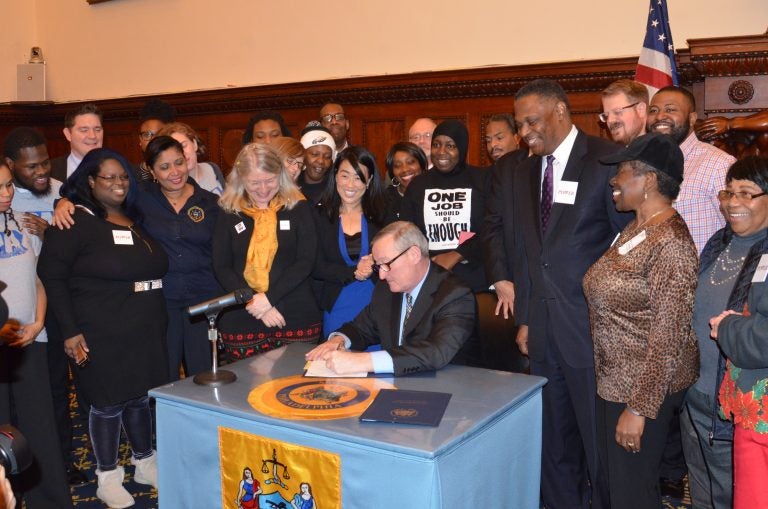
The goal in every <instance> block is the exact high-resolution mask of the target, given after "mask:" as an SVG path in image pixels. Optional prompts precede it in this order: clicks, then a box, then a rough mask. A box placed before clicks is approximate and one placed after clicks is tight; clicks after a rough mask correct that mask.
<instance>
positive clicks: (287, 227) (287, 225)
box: [280, 219, 291, 230]
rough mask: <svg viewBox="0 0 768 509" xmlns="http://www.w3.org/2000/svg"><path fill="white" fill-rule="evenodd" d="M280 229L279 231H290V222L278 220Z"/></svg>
mask: <svg viewBox="0 0 768 509" xmlns="http://www.w3.org/2000/svg"><path fill="white" fill-rule="evenodd" d="M280 229H281V230H290V229H291V221H290V220H289V219H281V220H280Z"/></svg>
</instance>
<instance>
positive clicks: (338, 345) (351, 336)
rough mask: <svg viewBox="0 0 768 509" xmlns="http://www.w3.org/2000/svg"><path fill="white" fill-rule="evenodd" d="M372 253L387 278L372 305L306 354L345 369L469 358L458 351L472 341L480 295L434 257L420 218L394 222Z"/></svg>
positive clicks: (399, 370) (423, 367) (396, 369)
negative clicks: (370, 349) (374, 347)
mask: <svg viewBox="0 0 768 509" xmlns="http://www.w3.org/2000/svg"><path fill="white" fill-rule="evenodd" d="M371 252H372V254H373V259H374V270H378V273H379V278H380V281H379V283H378V284H377V285H376V288H375V289H374V292H373V297H372V298H371V302H370V304H368V306H367V307H366V308H365V309H363V310H362V311H361V312H360V314H359V315H357V317H356V318H355V319H354V320H353V321H351V322H349V323H346V324H345V325H343V326H342V327H341V329H339V330H338V331H337V332H334V333H332V334H331V335H330V337H329V339H328V341H326V342H325V343H323V344H321V345H320V346H318V347H316V348H315V349H313V350H312V351H310V352H309V353H308V354H307V359H309V360H324V361H325V363H326V366H327V367H328V368H329V369H331V370H333V371H335V372H336V373H339V374H346V373H358V372H375V373H394V374H395V375H406V374H410V373H417V372H420V371H430V370H435V369H440V368H442V367H443V366H445V365H446V364H448V363H449V362H451V361H455V362H458V361H460V360H463V359H460V357H462V356H463V354H464V352H463V351H462V353H461V354H460V355H457V354H459V353H460V351H461V350H462V347H464V346H465V344H466V343H467V342H468V341H471V340H472V339H473V338H472V336H473V334H474V328H475V299H474V296H473V295H472V292H471V291H470V289H469V288H468V287H467V286H465V285H464V284H463V283H462V282H461V281H459V280H458V279H457V278H456V277H454V276H452V275H451V274H450V273H448V272H446V271H444V270H443V269H441V268H440V267H439V266H437V265H436V264H432V263H431V262H430V260H429V244H428V243H427V239H426V237H424V234H422V233H421V231H420V230H419V229H418V227H416V225H414V224H413V223H408V222H405V221H397V222H395V223H391V224H390V225H388V226H386V227H385V228H384V229H382V230H381V231H380V232H379V233H378V235H376V237H375V238H374V239H373V247H372V249H371ZM372 345H381V351H376V352H363V351H362V350H365V349H366V348H368V347H370V346H372ZM351 350H354V351H351ZM454 357H456V359H454Z"/></svg>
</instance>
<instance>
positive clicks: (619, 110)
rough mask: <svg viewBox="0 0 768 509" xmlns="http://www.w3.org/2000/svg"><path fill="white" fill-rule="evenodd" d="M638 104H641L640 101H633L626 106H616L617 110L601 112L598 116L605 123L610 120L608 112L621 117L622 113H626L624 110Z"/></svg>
mask: <svg viewBox="0 0 768 509" xmlns="http://www.w3.org/2000/svg"><path fill="white" fill-rule="evenodd" d="M638 104H640V101H638V102H636V103H632V104H627V105H626V106H622V107H621V108H616V109H615V110H611V111H604V112H602V113H601V114H599V115H598V116H597V117H598V118H599V119H600V122H603V123H605V122H608V114H609V113H613V114H614V115H616V116H617V117H620V116H621V114H622V113H624V110H628V109H629V108H634V107H635V106H637V105H638Z"/></svg>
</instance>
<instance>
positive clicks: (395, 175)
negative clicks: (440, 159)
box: [385, 141, 427, 224]
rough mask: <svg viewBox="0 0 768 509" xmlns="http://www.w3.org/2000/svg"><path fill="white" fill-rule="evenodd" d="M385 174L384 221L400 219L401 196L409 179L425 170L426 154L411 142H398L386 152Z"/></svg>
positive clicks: (406, 187) (389, 221)
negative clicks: (385, 207)
mask: <svg viewBox="0 0 768 509" xmlns="http://www.w3.org/2000/svg"><path fill="white" fill-rule="evenodd" d="M386 165H387V175H388V176H389V181H390V185H389V186H388V187H387V189H386V191H385V196H386V201H387V218H386V221H385V222H386V223H387V224H389V223H392V222H394V221H399V220H400V208H401V207H402V204H403V196H404V195H405V191H406V190H407V189H408V185H409V184H410V183H411V181H412V180H413V179H414V178H415V177H418V176H419V175H421V174H422V173H425V172H426V171H427V156H426V155H425V154H424V151H422V150H421V149H420V148H419V147H418V146H417V145H415V144H413V143H411V142H404V141H401V142H398V143H395V144H394V145H392V148H390V149H389V152H387V162H386Z"/></svg>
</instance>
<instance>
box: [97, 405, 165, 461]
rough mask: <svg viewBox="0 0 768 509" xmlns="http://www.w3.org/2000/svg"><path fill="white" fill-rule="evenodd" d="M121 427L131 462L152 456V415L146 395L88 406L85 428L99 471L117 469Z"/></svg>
mask: <svg viewBox="0 0 768 509" xmlns="http://www.w3.org/2000/svg"><path fill="white" fill-rule="evenodd" d="M121 426H122V427H123V428H124V429H125V434H126V435H128V441H129V442H130V443H131V450H132V451H133V457H134V458H135V459H137V460H140V459H143V458H146V457H149V456H152V413H151V411H150V408H149V396H142V397H140V398H136V399H131V400H128V401H125V402H123V403H120V404H118V405H111V406H106V407H101V408H96V407H95V406H91V412H90V413H89V415H88V428H89V432H90V434H91V443H92V444H93V454H94V456H96V464H97V465H98V467H99V470H101V471H102V472H106V471H109V470H114V469H115V468H117V452H118V447H119V446H120V427H121Z"/></svg>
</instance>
